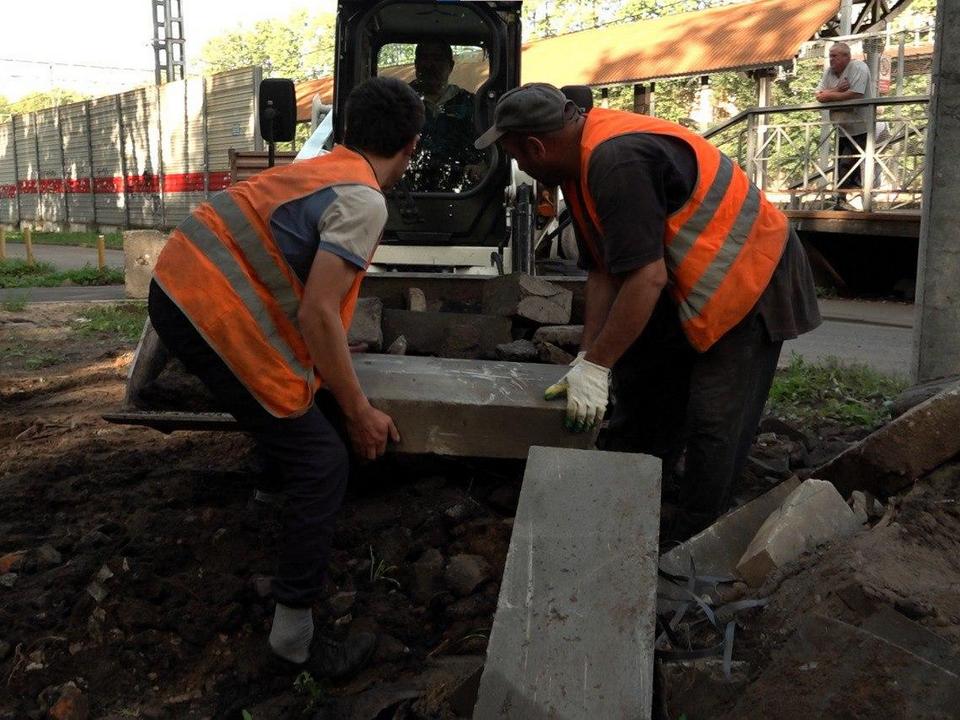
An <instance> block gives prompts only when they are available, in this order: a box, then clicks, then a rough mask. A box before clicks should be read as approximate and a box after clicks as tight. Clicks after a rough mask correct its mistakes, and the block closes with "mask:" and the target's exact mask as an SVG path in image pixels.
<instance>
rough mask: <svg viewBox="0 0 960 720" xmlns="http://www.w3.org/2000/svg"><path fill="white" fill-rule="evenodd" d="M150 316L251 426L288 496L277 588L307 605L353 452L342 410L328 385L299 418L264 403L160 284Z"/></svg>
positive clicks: (315, 593)
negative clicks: (277, 413)
mask: <svg viewBox="0 0 960 720" xmlns="http://www.w3.org/2000/svg"><path fill="white" fill-rule="evenodd" d="M148 309H149V313H150V322H151V323H152V324H153V327H154V329H155V330H156V331H157V334H158V335H159V336H160V339H161V340H162V341H163V344H164V345H165V346H166V347H167V349H168V350H169V351H170V353H171V354H172V355H173V356H174V357H176V358H178V359H179V360H180V361H181V362H182V363H183V364H184V366H185V367H186V369H187V370H188V371H189V372H190V373H192V374H193V375H196V376H197V377H198V378H200V380H201V381H202V382H203V384H204V385H206V387H207V388H208V389H209V390H210V392H211V393H212V394H213V396H214V397H215V398H216V399H217V402H218V403H219V405H220V406H221V407H222V408H224V409H226V410H227V411H228V412H229V413H230V414H232V415H233V416H234V417H235V418H236V419H237V421H238V422H239V423H240V425H241V427H243V429H244V430H246V431H247V432H249V433H250V434H251V435H252V436H253V438H254V440H255V442H256V444H257V446H258V448H259V450H260V452H261V453H262V455H263V457H264V459H265V461H266V466H267V473H268V476H269V477H271V478H272V479H273V480H274V482H273V485H272V487H271V488H265V489H269V490H270V491H271V492H273V491H276V492H279V493H280V494H282V495H283V499H284V502H283V507H282V511H281V516H282V518H281V521H282V528H283V529H282V537H281V546H280V558H279V563H278V568H277V574H276V577H275V578H274V580H273V594H274V597H275V598H276V600H277V601H278V602H281V603H283V604H284V605H288V606H290V607H308V606H309V605H311V604H312V603H313V602H314V601H315V600H317V598H318V597H319V595H320V593H321V589H322V586H323V581H324V576H325V574H326V568H327V562H328V559H329V556H330V545H331V541H332V538H333V530H334V523H335V518H336V514H337V511H338V510H339V509H340V506H341V504H342V503H343V496H344V492H345V490H346V486H347V475H348V471H349V458H348V452H347V445H346V442H345V434H344V433H343V427H342V418H341V415H340V409H339V407H338V406H337V404H336V402H335V401H334V399H333V396H332V395H330V393H328V392H324V391H321V392H319V393H317V398H316V402H315V403H314V406H313V407H312V408H310V410H308V411H307V412H306V413H304V414H303V415H301V416H299V417H295V418H276V417H273V416H272V415H270V413H268V412H267V411H266V410H264V409H263V407H262V406H261V405H260V403H258V402H257V401H256V400H255V399H254V398H253V396H252V395H251V394H250V392H249V391H248V390H247V389H246V388H245V387H244V386H243V385H242V384H241V383H240V381H239V380H237V378H236V376H235V375H234V374H233V373H232V372H231V371H230V369H229V368H228V367H227V366H226V364H225V363H224V362H223V360H221V359H220V357H219V356H218V355H217V354H216V353H215V352H214V351H213V350H212V349H211V348H210V346H209V345H208V344H207V343H206V341H205V340H204V339H203V337H202V336H201V335H200V334H199V333H198V332H197V331H196V329H195V328H194V327H193V325H192V324H191V322H190V321H189V320H188V319H187V317H186V316H185V315H184V314H183V312H181V310H180V309H179V308H178V307H177V306H176V305H175V304H174V303H173V301H172V300H170V298H169V297H168V296H167V295H166V293H164V292H163V290H162V289H161V288H160V287H159V286H158V285H157V284H156V283H155V282H151V284H150V298H149V303H148Z"/></svg>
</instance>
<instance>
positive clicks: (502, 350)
mask: <svg viewBox="0 0 960 720" xmlns="http://www.w3.org/2000/svg"><path fill="white" fill-rule="evenodd" d="M497 357H498V358H500V359H501V360H509V361H511V362H533V361H534V360H538V359H539V358H540V352H539V351H538V350H537V346H536V345H534V344H533V343H532V342H530V341H529V340H514V341H513V342H510V343H504V344H502V345H497Z"/></svg>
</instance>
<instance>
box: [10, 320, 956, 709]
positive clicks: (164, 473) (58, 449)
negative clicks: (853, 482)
mask: <svg viewBox="0 0 960 720" xmlns="http://www.w3.org/2000/svg"><path fill="white" fill-rule="evenodd" d="M83 307H85V306H84V305H81V304H75V303H62V304H46V305H32V306H29V307H28V308H27V309H26V310H24V311H19V312H4V311H0V373H2V375H0V497H2V502H0V597H2V602H0V683H2V686H0V720H7V719H10V720H12V719H14V718H17V719H19V718H38V719H39V718H44V717H47V716H48V712H49V710H50V708H51V706H53V705H54V703H56V702H57V701H58V699H61V698H62V696H68V697H69V696H72V695H71V693H74V692H75V691H74V690H73V689H72V688H69V687H66V688H65V686H67V684H69V683H73V684H74V685H75V686H76V687H77V688H79V691H80V693H81V694H82V699H83V702H85V703H88V705H89V716H90V717H93V718H128V717H144V718H221V717H222V718H240V717H242V716H243V715H242V713H243V711H247V712H248V713H249V715H250V716H251V717H252V718H254V719H255V720H271V719H274V718H278V719H279V718H298V717H307V718H311V717H312V718H357V719H358V720H366V719H367V718H453V717H459V716H466V715H468V713H469V708H470V706H471V700H470V698H471V693H470V678H471V677H474V679H475V672H476V670H477V669H478V668H479V667H480V666H481V664H482V661H483V653H484V651H485V647H486V640H487V636H488V634H489V630H490V626H491V623H492V618H493V611H494V609H495V606H496V599H497V594H498V591H499V578H500V575H501V574H502V569H503V564H504V560H505V557H506V551H507V547H508V544H509V539H510V532H511V528H512V518H513V515H514V513H515V509H516V502H517V497H518V494H519V487H520V479H521V477H522V472H523V467H522V464H519V463H503V462H497V463H490V462H480V461H470V462H463V461H453V460H445V459H441V458H400V457H391V458H387V459H385V460H383V461H380V462H378V463H375V464H371V465H366V466H361V467H358V468H356V469H355V471H354V473H353V477H352V479H351V485H350V490H349V492H348V497H347V500H346V503H345V505H344V509H343V511H342V513H341V517H340V520H339V522H338V528H337V533H336V539H335V548H334V553H333V557H332V561H331V568H330V579H329V588H328V589H329V601H327V602H324V603H322V604H320V605H319V606H318V607H317V608H316V609H315V612H316V620H317V626H318V630H319V632H321V633H325V634H327V635H329V636H332V637H335V638H342V637H345V636H346V635H348V634H349V633H351V632H356V631H361V630H366V631H375V632H377V633H378V634H379V636H380V641H379V645H378V648H377V651H376V655H375V657H374V660H373V662H372V663H371V665H370V667H369V668H367V669H366V670H364V671H363V672H362V673H361V674H360V675H358V676H357V677H355V678H353V679H351V680H349V681H347V682H343V683H330V682H326V681H318V682H311V681H310V680H309V679H303V678H301V679H300V681H299V682H295V678H294V677H292V676H289V675H282V674H277V673H276V671H275V670H274V669H273V668H271V667H270V666H269V664H268V663H267V662H266V659H267V653H266V645H265V642H266V635H267V632H268V631H269V624H270V618H271V617H272V612H273V609H272V601H271V600H270V599H269V597H266V595H265V593H264V592H263V588H264V581H263V578H265V577H268V576H269V574H270V573H271V572H272V570H273V557H274V551H275V548H276V543H277V532H278V524H277V509H276V508H275V507H274V506H273V505H272V504H270V502H269V498H266V500H268V501H265V502H257V501H254V500H253V497H254V494H255V491H256V490H261V491H269V490H270V485H269V478H266V477H264V476H263V475H262V473H261V471H260V464H259V461H258V458H257V457H256V454H255V452H254V451H253V449H252V447H251V444H250V443H249V441H248V440H247V439H246V438H245V437H244V436H242V435H239V434H219V433H199V432H195V433H183V432H181V433H174V434H171V435H163V434H160V433H158V432H155V431H152V430H147V429H143V428H134V427H123V426H115V425H110V424H108V423H106V422H104V421H103V420H102V419H101V415H102V414H103V413H105V412H109V411H112V410H116V409H117V408H118V407H119V406H120V404H121V402H122V399H123V394H124V389H125V379H126V372H127V370H128V366H129V362H130V360H131V357H132V350H133V348H132V345H131V344H130V343H129V342H127V341H123V340H119V339H117V338H115V337H113V336H109V335H105V336H100V337H92V338H90V337H81V336H79V335H77V334H76V333H74V332H72V331H71V328H72V326H73V322H74V321H73V318H75V317H76V316H77V315H78V314H79V312H80V310H81V309H82V308H83ZM11 349H14V350H15V351H14V352H11ZM38 356H43V357H47V358H52V360H48V362H49V363H50V365H49V366H48V367H42V368H38V369H34V370H31V369H29V368H30V367H34V366H35V365H36V363H35V362H34V363H31V362H30V359H31V358H35V357H38ZM803 431H804V432H803V433H799V434H798V433H797V432H796V428H789V427H785V426H782V425H778V424H777V422H776V420H775V419H768V420H766V421H765V425H764V426H763V427H762V428H761V434H760V436H759V438H758V441H757V444H756V445H755V448H754V455H755V457H756V458H757V459H759V460H760V461H761V464H757V463H753V464H752V465H751V467H750V468H749V469H748V472H747V473H746V474H745V477H744V478H743V480H742V482H741V484H740V485H739V486H738V488H737V493H736V494H737V497H738V500H740V501H744V500H746V499H749V498H750V497H752V496H754V495H756V494H757V493H758V492H762V491H763V490H764V489H766V488H769V487H770V486H771V485H772V484H775V483H776V482H779V481H780V480H781V479H782V478H783V477H785V476H787V475H789V474H790V473H791V472H797V471H799V472H802V473H804V474H809V473H810V469H809V468H810V467H815V466H816V465H817V464H819V463H821V462H823V461H824V460H825V459H827V458H829V457H830V456H832V455H833V454H835V453H837V452H839V451H841V450H842V449H844V448H845V447H847V446H848V445H849V443H850V442H852V441H853V440H855V439H857V438H858V437H860V436H862V435H863V434H864V432H865V431H864V430H862V429H851V428H843V427H838V426H835V425H833V426H824V427H814V428H809V427H808V428H803ZM950 473H951V471H950V469H949V468H947V469H944V470H942V471H941V474H940V475H937V476H936V477H935V478H933V479H931V480H929V481H926V482H924V483H921V484H918V486H917V487H916V488H915V489H913V490H912V491H911V492H910V493H908V494H906V495H905V496H903V497H901V498H898V499H896V502H894V503H891V504H888V515H887V517H886V518H885V519H884V520H883V521H881V522H880V523H879V524H877V525H876V527H873V528H872V529H867V530H865V531H864V532H861V533H860V534H858V535H856V536H854V537H852V538H849V539H848V540H846V541H843V542H840V543H836V544H834V545H829V546H825V547H824V548H821V549H820V550H819V551H817V552H815V553H811V554H808V555H807V556H805V557H804V558H802V559H801V560H800V561H798V562H797V563H796V564H794V565H793V566H791V567H788V568H786V569H784V570H783V571H782V572H781V573H780V574H779V575H778V576H777V577H776V578H773V579H771V581H770V582H769V583H768V586H767V587H766V588H763V589H761V590H759V591H758V592H747V591H745V590H744V589H743V588H733V589H730V588H728V590H730V593H732V594H729V595H728V599H729V598H732V597H743V596H746V597H770V598H771V602H770V604H769V605H768V606H767V607H766V608H764V609H762V610H751V611H746V612H743V613H741V614H740V616H739V620H740V623H741V626H740V628H739V629H738V634H737V642H736V645H735V652H734V658H735V659H736V660H738V661H741V662H742V663H743V664H742V665H740V666H739V667H740V668H741V670H740V672H741V675H742V676H743V678H742V679H741V681H740V683H739V684H737V685H730V684H729V683H727V684H724V683H723V682H722V681H721V683H720V684H719V685H718V686H717V687H719V690H718V691H717V692H697V691H696V690H695V689H694V690H685V691H683V692H681V691H680V688H681V684H682V681H683V678H684V677H686V679H687V680H689V679H690V678H693V679H695V680H697V682H695V683H694V686H695V687H698V688H706V687H708V684H707V683H705V682H701V680H702V673H701V670H700V669H696V668H695V669H694V670H693V671H692V673H691V674H688V675H686V676H683V674H682V673H681V678H680V679H679V680H677V679H676V675H672V676H671V677H673V678H674V680H673V681H672V682H673V685H668V686H666V687H665V688H664V692H663V697H662V702H660V703H659V705H660V707H666V708H667V712H668V716H669V717H672V718H676V717H679V716H680V714H681V713H686V715H687V718H689V720H694V719H695V718H707V717H720V716H722V715H723V713H725V712H726V713H731V714H730V717H733V716H734V715H737V716H738V717H779V718H800V717H811V715H810V714H809V713H807V714H804V713H803V712H802V710H803V705H802V703H799V702H797V701H796V700H795V698H794V699H791V698H792V696H791V693H790V692H789V687H787V690H785V689H784V687H785V686H784V673H782V672H781V673H779V674H778V675H777V677H770V676H768V675H767V674H765V673H764V669H765V668H768V667H770V668H773V667H779V666H778V665H777V664H776V663H777V662H779V661H778V659H777V658H778V655H777V653H778V651H779V649H780V648H782V647H783V646H784V644H785V643H786V642H787V641H788V640H789V639H790V637H791V636H792V634H793V633H794V629H795V628H796V627H797V625H798V623H799V622H800V620H801V618H803V617H804V616H805V615H808V614H810V613H811V612H817V613H820V614H824V615H827V616H829V617H834V618H838V619H841V620H844V621H846V622H850V623H852V624H859V621H860V620H862V619H863V618H864V617H866V616H867V615H868V614H869V612H870V608H875V607H877V606H890V607H894V608H895V609H896V610H897V611H898V612H901V613H902V614H904V616H906V617H908V618H910V619H911V620H913V621H915V622H917V623H919V624H920V625H923V626H926V627H927V628H928V629H930V630H932V631H934V632H936V633H937V634H939V635H940V636H942V637H944V638H946V639H947V640H948V641H949V642H951V643H953V646H954V647H955V648H958V647H960V645H958V643H960V593H957V592H956V588H957V587H958V585H960V552H958V550H960V509H958V505H957V502H958V497H957V495H958V492H960V491H958V490H957V482H956V480H957V478H958V475H960V471H954V472H953V474H950ZM458 555H466V556H470V557H469V560H468V561H465V562H466V564H467V565H469V566H470V568H471V569H472V571H473V576H472V578H471V579H470V581H469V582H467V583H466V584H465V581H464V578H463V577H457V578H450V577H446V576H445V568H446V566H447V565H448V563H449V561H450V559H451V558H454V557H456V556H458ZM794 679H795V678H794ZM711 687H712V686H711ZM795 687H802V683H798V684H797V685H795ZM745 692H749V693H750V694H749V695H745V694H744V693H745ZM806 692H808V693H809V688H807V689H806ZM891 692H893V691H891ZM794 695H796V693H794ZM747 697H750V698H752V700H751V702H752V705H751V706H749V707H742V706H741V705H742V702H743V701H744V699H745V698H747ZM738 699H739V700H738ZM889 701H890V697H889V696H884V695H883V694H877V695H875V696H870V697H868V698H867V699H866V700H864V699H863V697H860V696H856V697H854V696H851V699H850V704H851V707H853V704H854V703H859V705H857V706H856V707H857V708H860V709H861V710H863V708H866V709H865V710H863V711H862V712H861V711H860V710H858V711H857V712H854V711H853V710H852V709H851V707H844V708H841V710H843V712H838V713H837V714H836V715H835V716H836V717H879V716H887V717H896V715H895V714H894V715H889V714H888V715H883V714H880V715H871V714H870V713H869V712H867V711H868V710H870V709H872V708H874V707H881V706H882V703H884V702H886V703H888V705H887V706H888V707H889ZM738 702H740V704H739V705H738ZM863 703H867V704H866V705H863ZM870 703H878V704H876V705H871V704H870ZM81 704H82V703H81ZM861 706H862V707H861ZM848 710H849V712H847V711H848ZM858 712H859V714H857V713H858ZM78 717H83V715H82V714H81V715H80V716H78Z"/></svg>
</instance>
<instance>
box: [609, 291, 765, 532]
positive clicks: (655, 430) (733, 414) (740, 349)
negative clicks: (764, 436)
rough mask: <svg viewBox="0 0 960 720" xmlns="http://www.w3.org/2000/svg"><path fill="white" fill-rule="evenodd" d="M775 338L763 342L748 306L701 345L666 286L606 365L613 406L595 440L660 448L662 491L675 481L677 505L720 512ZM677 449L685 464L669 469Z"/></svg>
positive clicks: (758, 409)
mask: <svg viewBox="0 0 960 720" xmlns="http://www.w3.org/2000/svg"><path fill="white" fill-rule="evenodd" d="M782 344H783V343H781V342H770V340H769V338H768V336H767V332H766V329H765V328H764V325H763V321H762V319H761V317H760V314H759V313H758V312H757V311H756V310H753V311H751V312H750V313H749V314H748V315H747V317H746V318H744V319H743V320H742V321H741V322H740V323H739V324H738V325H737V326H735V327H734V328H732V329H731V330H730V331H729V332H727V333H726V334H725V335H724V336H723V337H722V338H720V340H718V341H717V342H716V343H715V344H714V345H713V346H712V347H711V348H710V349H709V350H707V351H706V352H704V353H698V352H696V351H695V350H694V349H693V348H692V347H691V346H690V344H689V342H687V339H686V337H685V336H684V334H683V330H682V329H681V327H680V321H679V318H678V315H677V308H676V305H675V304H674V303H673V301H672V300H671V299H670V298H669V297H668V296H667V294H666V293H664V294H663V295H662V296H661V298H660V302H659V303H658V304H657V307H656V309H655V310H654V313H653V316H652V317H651V319H650V322H649V323H648V324H647V327H646V328H645V330H644V332H643V333H642V334H641V336H640V337H639V338H638V339H637V340H636V342H635V343H634V344H633V345H632V346H631V347H630V349H629V350H628V351H627V352H626V353H625V354H624V356H623V357H622V358H621V359H620V361H619V362H618V363H617V364H616V365H615V366H614V368H613V385H612V390H613V396H614V406H613V411H612V413H611V417H610V422H609V424H608V426H607V429H606V430H605V431H604V433H603V434H602V435H601V437H600V438H599V440H598V444H599V446H600V447H602V449H605V450H618V451H623V452H643V453H647V454H650V455H656V456H657V457H660V458H662V459H663V461H664V492H665V495H667V493H668V492H669V491H670V490H671V489H672V490H673V492H674V493H675V495H674V496H673V497H671V498H669V499H671V500H673V501H675V502H676V503H678V504H680V505H681V506H682V507H683V508H684V509H686V510H688V511H690V512H691V513H695V514H696V515H698V516H704V517H705V518H715V517H717V516H719V515H720V514H721V513H723V512H724V511H725V510H726V509H727V507H728V505H729V503H730V491H731V487H732V485H733V481H734V480H735V479H736V478H737V477H739V475H740V473H741V472H742V471H743V468H744V465H745V463H746V459H747V455H748V454H749V452H750V448H751V446H752V444H753V438H754V435H755V433H756V430H757V425H758V424H759V423H760V417H761V414H762V413H763V406H764V404H765V403H766V400H767V394H768V393H769V391H770V385H771V384H772V382H773V376H774V373H775V372H776V369H777V360H778V358H779V357H780V348H781V346H782ZM681 455H683V457H684V462H683V466H684V469H683V473H682V474H681V475H675V474H674V470H675V468H676V466H677V463H678V461H679V459H680V457H681ZM671 486H672V488H671Z"/></svg>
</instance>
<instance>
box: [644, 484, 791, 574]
mask: <svg viewBox="0 0 960 720" xmlns="http://www.w3.org/2000/svg"><path fill="white" fill-rule="evenodd" d="M799 485H800V480H799V478H796V477H793V478H790V479H789V480H784V481H783V482H782V483H780V484H779V485H777V486H776V487H775V488H773V489H772V490H770V491H768V492H766V493H764V494H763V495H761V496H760V497H757V498H754V499H753V500H751V501H750V502H748V503H746V504H744V505H742V506H740V507H738V508H737V509H736V510H734V511H732V512H729V513H727V514H726V515H724V516H723V517H722V518H720V519H719V520H717V521H716V522H715V523H714V524H713V525H711V526H710V527H708V528H707V529H706V530H704V531H703V532H701V533H698V534H697V535H694V536H693V537H692V538H690V539H689V540H687V541H686V542H684V543H683V544H681V545H678V546H677V547H675V548H673V549H672V550H670V551H669V552H665V553H664V554H663V555H661V556H660V569H661V570H663V571H664V572H668V573H673V574H674V575H687V574H688V573H689V572H690V558H691V556H692V557H693V562H694V567H695V568H696V572H697V575H712V576H715V577H733V576H734V575H735V574H736V570H737V563H738V562H740V558H741V557H743V553H744V552H745V551H746V549H747V546H749V545H750V541H751V540H753V537H754V535H756V534H757V531H758V530H759V529H760V526H761V525H763V523H764V521H766V519H767V518H768V517H769V516H770V513H772V512H773V511H774V510H776V509H777V508H778V507H780V505H781V504H782V503H783V501H784V500H786V499H787V496H789V495H790V493H792V492H793V491H794V490H796V489H797V486H799Z"/></svg>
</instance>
